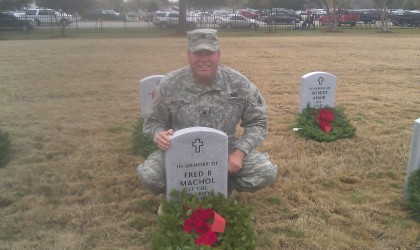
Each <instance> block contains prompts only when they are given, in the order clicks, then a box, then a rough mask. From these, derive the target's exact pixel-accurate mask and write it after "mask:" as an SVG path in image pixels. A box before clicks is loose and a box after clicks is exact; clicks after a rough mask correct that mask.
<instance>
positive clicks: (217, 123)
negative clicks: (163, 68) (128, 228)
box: [137, 65, 277, 194]
mask: <svg viewBox="0 0 420 250" xmlns="http://www.w3.org/2000/svg"><path fill="white" fill-rule="evenodd" d="M152 101H153V105H152V107H151V111H150V114H148V115H147V117H146V119H145V122H144V127H143V128H144V133H146V134H149V135H150V136H151V137H152V138H155V137H156V135H157V134H158V133H159V132H161V131H166V130H168V129H171V128H172V129H174V131H176V130H179V129H183V128H188V127H196V126H201V127H210V128H215V129H218V130H221V131H223V132H225V133H226V134H227V135H228V144H229V146H228V147H229V153H231V152H233V150H234V149H236V148H237V149H240V150H241V151H243V152H244V153H245V154H246V156H245V158H244V161H243V167H242V169H241V170H240V171H239V172H238V173H233V174H229V188H230V189H232V188H233V189H236V190H238V191H247V192H255V191H257V190H258V189H260V188H263V187H266V186H269V185H271V184H273V183H274V181H275V179H276V177H277V166H276V165H274V164H273V163H271V162H270V160H269V158H268V155H267V154H262V153H260V152H258V151H256V150H255V149H254V148H255V147H256V146H257V145H259V144H261V143H262V142H263V140H264V138H265V137H266V135H267V113H266V104H265V101H264V99H263V97H262V96H261V95H260V93H259V91H258V89H257V88H256V86H255V85H254V84H253V83H251V82H250V81H249V80H248V79H247V78H246V77H245V76H243V75H242V74H240V73H239V72H237V71H235V70H233V69H230V68H228V67H225V66H223V65H219V66H218V70H217V74H216V77H215V78H214V79H213V81H212V82H211V83H209V84H206V85H201V84H199V83H198V82H196V80H195V79H194V77H193V73H192V70H191V67H190V66H189V65H188V66H186V67H183V68H181V69H178V70H175V71H172V72H170V73H169V74H167V75H166V76H165V77H164V78H163V79H162V80H161V81H160V83H159V85H158V86H157V87H156V89H155V90H154V94H153V100H152ZM239 122H241V124H240V125H241V127H243V128H244V130H243V133H242V136H241V137H240V138H238V137H237V135H236V127H237V124H238V123H239ZM137 172H138V175H139V177H140V180H141V182H142V183H143V184H144V185H145V186H146V187H147V188H148V189H149V190H150V191H152V192H153V193H156V194H159V193H164V192H165V183H166V180H165V167H164V152H163V151H161V150H158V151H156V152H154V153H152V154H151V155H150V156H149V157H148V158H147V160H145V161H144V163H143V164H142V165H140V166H139V167H138V169H137Z"/></svg>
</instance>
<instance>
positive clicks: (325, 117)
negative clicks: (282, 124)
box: [295, 106, 356, 142]
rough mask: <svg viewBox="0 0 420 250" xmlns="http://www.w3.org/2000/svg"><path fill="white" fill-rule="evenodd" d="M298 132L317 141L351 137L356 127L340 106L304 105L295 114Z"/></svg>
mask: <svg viewBox="0 0 420 250" xmlns="http://www.w3.org/2000/svg"><path fill="white" fill-rule="evenodd" d="M295 126H296V127H297V130H298V133H299V134H300V135H301V136H303V137H305V138H306V139H311V140H315V141H319V142H329V141H335V140H337V139H342V138H351V137H353V136H354V134H355V133H356V128H355V127H354V126H353V125H352V124H351V123H350V121H349V120H348V119H347V117H346V115H345V114H344V109H343V108H342V107H339V106H336V107H324V108H313V107H309V106H308V107H306V108H305V109H304V110H303V111H302V112H301V113H298V114H297V124H296V125H295Z"/></svg>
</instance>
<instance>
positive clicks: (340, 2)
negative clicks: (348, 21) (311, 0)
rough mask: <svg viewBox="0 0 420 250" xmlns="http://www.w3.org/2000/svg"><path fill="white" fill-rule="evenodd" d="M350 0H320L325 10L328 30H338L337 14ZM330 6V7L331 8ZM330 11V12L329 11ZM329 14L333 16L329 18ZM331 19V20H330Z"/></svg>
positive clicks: (348, 4)
mask: <svg viewBox="0 0 420 250" xmlns="http://www.w3.org/2000/svg"><path fill="white" fill-rule="evenodd" d="M351 1H352V0H322V2H323V3H324V6H325V9H326V11H327V23H328V31H338V30H339V29H338V26H339V25H338V21H339V20H338V18H337V17H338V14H339V13H340V12H341V10H342V9H343V8H344V7H348V6H350V3H351ZM331 8H332V9H331ZM331 12H332V13H331ZM331 15H332V17H333V18H331ZM331 19H332V20H333V22H331Z"/></svg>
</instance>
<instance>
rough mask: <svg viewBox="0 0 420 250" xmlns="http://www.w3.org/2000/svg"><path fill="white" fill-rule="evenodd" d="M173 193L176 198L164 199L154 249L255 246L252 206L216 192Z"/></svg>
mask: <svg viewBox="0 0 420 250" xmlns="http://www.w3.org/2000/svg"><path fill="white" fill-rule="evenodd" d="M171 195H172V197H173V198H174V199H173V201H169V202H167V201H166V200H165V199H163V200H162V205H163V214H162V215H160V216H159V217H158V230H157V232H155V233H154V235H153V239H152V249H156V250H158V249H159V250H170V249H171V250H176V249H182V250H185V249H191V250H202V249H247V250H248V249H255V244H256V239H257V235H256V232H255V231H254V230H253V229H252V219H253V217H252V209H251V208H250V207H249V206H244V205H243V204H239V203H238V202H236V201H235V200H234V199H232V198H225V197H224V196H223V195H222V194H215V193H214V192H210V194H209V195H208V196H205V197H202V198H198V196H197V194H189V193H188V192H187V191H186V190H184V191H176V190H174V191H172V193H171Z"/></svg>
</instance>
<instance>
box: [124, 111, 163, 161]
mask: <svg viewBox="0 0 420 250" xmlns="http://www.w3.org/2000/svg"><path fill="white" fill-rule="evenodd" d="M143 123H144V121H143V118H141V117H140V118H139V119H138V120H137V122H136V124H134V126H133V129H132V131H131V141H132V150H133V153H134V154H136V155H141V156H143V158H147V157H148V156H149V155H150V154H151V153H153V152H154V151H156V150H158V149H159V148H158V147H157V146H156V144H155V143H154V142H153V139H152V138H150V136H148V135H147V134H144V133H143Z"/></svg>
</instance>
